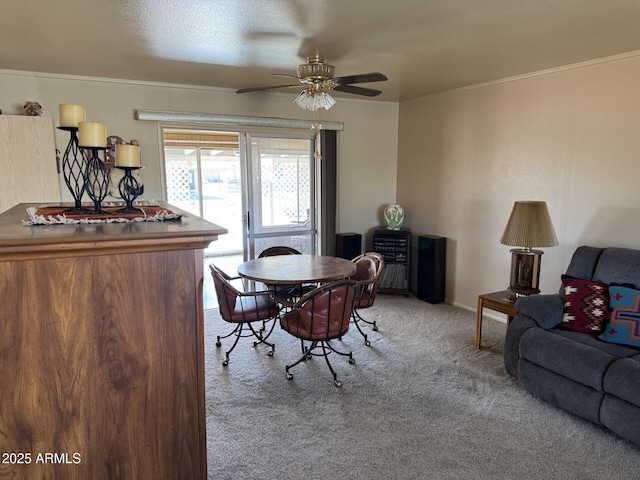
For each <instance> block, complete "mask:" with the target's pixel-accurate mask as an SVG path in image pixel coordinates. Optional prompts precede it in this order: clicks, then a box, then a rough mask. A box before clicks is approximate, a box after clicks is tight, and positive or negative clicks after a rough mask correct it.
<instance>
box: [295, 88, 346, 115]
mask: <svg viewBox="0 0 640 480" xmlns="http://www.w3.org/2000/svg"><path fill="white" fill-rule="evenodd" d="M293 103H295V104H296V105H298V106H299V107H300V108H302V109H303V110H311V111H312V112H315V111H316V110H318V109H320V108H324V109H325V110H329V109H330V108H331V107H333V106H334V105H335V104H336V101H335V100H334V98H333V97H332V96H331V95H329V94H328V93H327V92H325V91H323V90H312V89H309V88H305V89H304V90H302V91H301V92H300V94H299V95H298V96H297V97H296V99H295V100H294V101H293Z"/></svg>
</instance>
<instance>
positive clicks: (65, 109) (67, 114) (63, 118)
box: [58, 103, 86, 128]
mask: <svg viewBox="0 0 640 480" xmlns="http://www.w3.org/2000/svg"><path fill="white" fill-rule="evenodd" d="M58 113H59V116H60V126H61V127H75V128H78V124H79V123H80V122H84V121H86V113H85V110H84V106H83V105H72V104H70V103H61V104H60V105H58Z"/></svg>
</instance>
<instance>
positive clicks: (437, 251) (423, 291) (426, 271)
mask: <svg viewBox="0 0 640 480" xmlns="http://www.w3.org/2000/svg"><path fill="white" fill-rule="evenodd" d="M446 259H447V239H446V238H444V237H435V236H432V235H422V236H419V237H418V293H417V297H418V298H419V299H420V300H425V301H427V302H429V303H440V302H444V294H445V271H446Z"/></svg>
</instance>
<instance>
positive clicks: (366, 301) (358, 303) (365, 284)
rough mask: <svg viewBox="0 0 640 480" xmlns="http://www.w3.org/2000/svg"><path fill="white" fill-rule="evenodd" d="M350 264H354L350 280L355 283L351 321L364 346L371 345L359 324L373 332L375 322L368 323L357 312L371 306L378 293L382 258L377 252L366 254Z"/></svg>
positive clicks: (376, 327)
mask: <svg viewBox="0 0 640 480" xmlns="http://www.w3.org/2000/svg"><path fill="white" fill-rule="evenodd" d="M352 262H354V263H355V264H356V268H357V270H356V273H354V274H353V275H352V276H351V278H352V279H353V280H355V281H356V298H355V301H354V302H353V312H352V319H353V323H354V324H355V325H356V328H357V329H358V331H359V332H360V333H361V334H362V336H363V337H364V344H365V345H367V346H370V345H371V342H370V341H369V339H368V336H367V334H366V333H364V331H363V330H362V328H361V327H360V322H363V323H367V324H369V325H372V326H373V330H374V331H376V332H377V331H378V326H377V325H376V322H375V320H374V321H373V322H370V321H368V320H365V319H364V318H363V317H362V316H361V315H360V312H359V310H362V309H364V308H369V307H371V306H372V305H373V302H374V301H375V299H376V294H377V293H378V283H379V281H380V276H381V275H382V270H384V258H383V257H382V255H380V254H379V253H377V252H367V253H364V254H362V255H358V256H357V257H355V258H354V259H353V260H352Z"/></svg>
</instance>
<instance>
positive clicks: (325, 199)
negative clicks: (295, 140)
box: [319, 130, 338, 255]
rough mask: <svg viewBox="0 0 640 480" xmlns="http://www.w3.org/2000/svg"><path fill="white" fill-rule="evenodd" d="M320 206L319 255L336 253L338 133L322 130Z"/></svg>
mask: <svg viewBox="0 0 640 480" xmlns="http://www.w3.org/2000/svg"><path fill="white" fill-rule="evenodd" d="M320 148H321V150H320V152H321V154H322V160H321V162H320V163H321V165H320V168H321V177H322V178H321V183H320V192H321V198H322V206H321V213H320V219H319V222H320V235H321V237H320V241H321V248H320V254H321V255H335V253H336V204H337V199H336V197H337V194H338V191H337V183H338V180H337V178H338V132H337V131H335V130H322V131H321V132H320Z"/></svg>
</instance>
